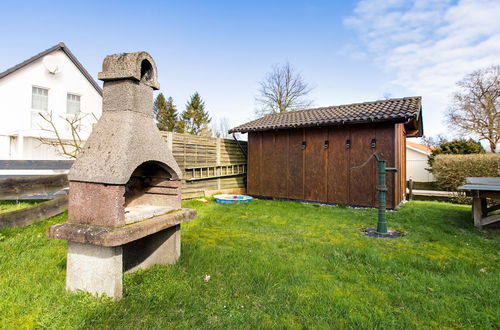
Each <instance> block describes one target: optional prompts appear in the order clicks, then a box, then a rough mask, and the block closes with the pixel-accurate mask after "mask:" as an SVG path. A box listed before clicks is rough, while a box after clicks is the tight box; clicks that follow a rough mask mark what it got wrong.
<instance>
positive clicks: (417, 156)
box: [406, 141, 434, 182]
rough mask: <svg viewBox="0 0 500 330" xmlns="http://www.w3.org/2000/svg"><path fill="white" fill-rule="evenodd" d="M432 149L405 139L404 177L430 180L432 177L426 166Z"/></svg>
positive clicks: (423, 180)
mask: <svg viewBox="0 0 500 330" xmlns="http://www.w3.org/2000/svg"><path fill="white" fill-rule="evenodd" d="M431 152H432V149H431V148H430V147H428V146H425V145H423V144H418V143H415V142H410V141H406V179H407V180H409V179H412V180H413V181H416V182H432V181H434V177H433V176H432V174H431V173H429V172H428V171H427V170H426V168H428V167H429V165H428V164H427V159H428V157H429V155H430V154H431Z"/></svg>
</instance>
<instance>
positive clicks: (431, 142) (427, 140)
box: [422, 134, 448, 148]
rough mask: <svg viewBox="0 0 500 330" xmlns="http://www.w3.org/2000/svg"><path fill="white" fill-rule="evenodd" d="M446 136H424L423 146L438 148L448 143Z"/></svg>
mask: <svg viewBox="0 0 500 330" xmlns="http://www.w3.org/2000/svg"><path fill="white" fill-rule="evenodd" d="M447 141H448V140H447V139H446V136H444V135H443V134H438V135H436V136H434V137H433V136H426V135H424V136H422V144H423V145H424V146H427V147H430V148H437V147H439V145H440V144H441V143H443V142H447Z"/></svg>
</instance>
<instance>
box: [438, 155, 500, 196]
mask: <svg viewBox="0 0 500 330" xmlns="http://www.w3.org/2000/svg"><path fill="white" fill-rule="evenodd" d="M432 174H433V175H434V177H435V179H436V185H437V187H438V188H440V189H442V190H447V191H456V190H457V188H458V187H459V186H461V185H462V184H464V183H465V178H466V177H470V176H489V177H498V176H500V154H476V155H437V156H436V159H435V160H434V164H433V166H432Z"/></svg>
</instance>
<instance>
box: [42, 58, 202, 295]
mask: <svg viewBox="0 0 500 330" xmlns="http://www.w3.org/2000/svg"><path fill="white" fill-rule="evenodd" d="M99 79H100V80H102V81H104V88H103V114H102V117H101V118H100V120H99V121H98V123H97V124H96V125H95V127H94V129H93V131H92V134H91V135H90V137H89V139H88V140H87V142H86V143H85V145H84V147H83V149H82V151H81V152H80V154H79V155H78V157H77V159H76V160H75V163H74V164H73V167H72V168H71V170H70V172H69V181H70V183H69V188H70V189H69V210H68V212H69V215H68V222H65V223H60V224H56V225H53V226H51V227H50V228H49V236H50V237H52V238H58V239H64V240H67V241H68V260H67V275H66V287H67V289H68V290H71V291H74V290H83V291H88V292H92V293H98V294H102V293H105V294H106V295H108V296H111V297H114V298H116V299H119V298H121V296H122V274H123V272H124V271H125V272H128V271H134V270H137V269H140V268H147V267H150V266H152V265H155V264H171V263H175V262H176V261H177V259H178V258H179V256H180V224H181V223H182V222H183V221H186V220H189V219H191V218H193V217H195V216H196V211H195V210H192V209H182V208H181V175H182V174H181V170H180V169H179V167H178V165H177V163H176V161H175V159H174V158H173V156H172V150H171V149H170V148H169V146H168V144H167V143H166V142H165V141H164V139H163V138H162V136H161V133H160V131H159V130H158V128H157V127H156V125H155V123H154V122H153V119H152V108H153V104H152V103H153V90H157V89H158V88H159V84H158V80H157V70H156V64H155V62H154V61H153V59H152V58H151V56H150V55H149V54H148V53H146V52H137V53H125V54H115V55H110V56H107V57H106V58H105V59H104V62H103V69H102V72H100V73H99Z"/></svg>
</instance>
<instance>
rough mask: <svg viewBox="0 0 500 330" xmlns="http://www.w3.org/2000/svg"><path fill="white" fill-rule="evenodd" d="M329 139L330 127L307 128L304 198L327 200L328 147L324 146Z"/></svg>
mask: <svg viewBox="0 0 500 330" xmlns="http://www.w3.org/2000/svg"><path fill="white" fill-rule="evenodd" d="M325 140H328V129H326V128H311V129H306V139H305V141H306V149H305V150H304V151H305V166H304V167H305V178H304V199H305V200H310V201H315V202H326V201H327V191H326V181H327V172H326V168H327V156H328V149H325V148H324V147H323V143H324V142H325Z"/></svg>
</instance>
